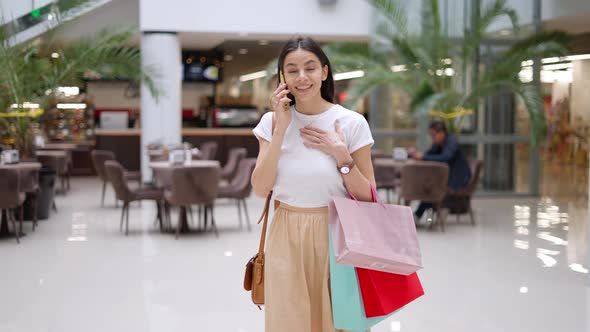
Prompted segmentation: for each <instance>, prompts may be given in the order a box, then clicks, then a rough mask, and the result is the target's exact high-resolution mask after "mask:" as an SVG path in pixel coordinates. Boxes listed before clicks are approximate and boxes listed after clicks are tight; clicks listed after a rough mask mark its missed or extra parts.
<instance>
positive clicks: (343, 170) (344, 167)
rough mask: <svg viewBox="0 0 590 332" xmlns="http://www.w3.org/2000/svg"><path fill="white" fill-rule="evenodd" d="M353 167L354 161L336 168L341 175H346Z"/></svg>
mask: <svg viewBox="0 0 590 332" xmlns="http://www.w3.org/2000/svg"><path fill="white" fill-rule="evenodd" d="M353 167H354V159H353V160H352V161H351V162H350V163H347V164H342V165H340V166H338V170H339V171H340V173H341V174H344V175H346V174H348V173H350V171H351V170H352V168H353Z"/></svg>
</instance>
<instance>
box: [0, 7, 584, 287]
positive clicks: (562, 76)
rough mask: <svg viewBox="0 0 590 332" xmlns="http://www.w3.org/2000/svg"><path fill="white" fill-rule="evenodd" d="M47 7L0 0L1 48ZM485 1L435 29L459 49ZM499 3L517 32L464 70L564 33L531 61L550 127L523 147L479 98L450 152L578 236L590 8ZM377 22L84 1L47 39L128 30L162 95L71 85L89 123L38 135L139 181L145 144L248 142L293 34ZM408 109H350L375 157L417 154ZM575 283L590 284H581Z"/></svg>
mask: <svg viewBox="0 0 590 332" xmlns="http://www.w3.org/2000/svg"><path fill="white" fill-rule="evenodd" d="M53 2H54V1H52V0H33V1H22V0H1V1H0V9H1V10H2V13H3V15H4V18H5V21H6V22H7V23H10V22H13V23H14V22H18V25H17V26H18V27H17V29H16V30H15V33H14V35H13V38H14V39H13V42H15V43H26V42H31V41H34V40H35V39H37V38H43V36H44V34H45V33H46V31H47V29H48V27H49V26H51V25H52V24H54V23H52V22H54V21H55V19H54V18H52V17H51V16H50V15H51V14H50V12H49V11H48V10H47V8H48V6H51V4H52V3H53ZM426 2H428V1H423V2H421V1H406V6H407V10H408V13H409V17H410V20H409V22H410V27H409V29H415V30H416V31H419V30H420V27H421V24H422V21H421V18H422V17H423V15H424V13H423V10H424V8H425V6H424V4H425V3H426ZM490 3H492V1H489V0H480V1H477V0H463V1H453V0H440V1H439V6H440V11H441V22H442V24H443V26H444V29H446V31H448V34H449V35H450V36H454V37H456V38H457V42H460V39H461V36H462V34H463V31H464V29H468V28H469V26H470V24H471V19H472V17H473V13H474V12H477V9H480V10H481V8H485V6H486V5H488V4H490ZM507 3H508V4H509V5H510V6H511V7H513V8H514V9H515V10H516V12H517V13H518V15H519V18H520V24H521V29H520V31H519V32H518V34H516V32H515V31H514V30H512V28H511V26H510V24H509V21H508V20H507V19H505V20H500V21H498V22H497V23H496V24H495V25H494V26H493V27H492V28H491V29H490V30H489V31H488V35H487V36H486V38H485V41H484V43H482V45H480V48H479V54H478V58H477V62H476V63H477V67H478V68H479V69H480V70H481V71H484V70H485V68H486V65H488V64H490V63H492V62H493V61H495V60H496V59H497V57H498V55H499V54H501V52H502V51H503V50H506V49H507V48H508V47H510V46H511V45H513V44H514V43H515V42H517V41H518V40H519V39H520V38H522V37H525V36H527V35H529V34H531V33H533V32H534V31H539V30H562V31H565V32H567V33H569V34H570V35H571V38H572V40H571V43H570V51H569V54H568V55H567V56H566V57H564V58H560V59H549V58H547V59H542V60H541V65H540V66H539V68H540V74H539V75H538V82H536V83H538V84H539V88H540V89H541V90H542V92H543V98H544V103H545V105H544V110H545V115H546V120H547V127H548V131H547V135H546V137H545V138H544V142H543V143H544V144H543V145H542V147H541V148H538V147H534V146H533V145H532V144H531V139H530V135H529V133H530V130H531V126H530V119H529V117H528V113H527V111H526V108H525V106H524V105H523V104H522V102H521V101H520V100H519V99H518V98H516V97H514V96H513V95H511V94H501V95H498V96H494V97H490V98H487V99H486V100H482V102H481V104H480V106H479V107H478V108H477V109H476V110H475V113H474V114H473V115H472V116H469V117H468V118H467V119H466V120H465V127H464V130H463V131H462V133H461V135H460V142H461V146H462V149H464V151H465V152H466V154H467V155H468V157H469V158H470V159H481V160H483V161H484V171H483V174H482V178H481V181H480V183H479V186H478V191H477V197H480V198H482V199H492V198H510V199H514V200H518V199H529V198H531V197H535V198H541V199H543V198H547V197H551V199H554V200H556V201H557V203H558V204H559V205H561V206H567V207H568V211H569V215H570V218H574V217H575V218H580V219H584V220H585V221H586V222H584V223H582V225H583V226H581V227H582V229H579V230H578V231H580V233H581V234H585V237H586V239H588V238H590V227H588V224H589V223H590V221H589V219H588V202H589V199H588V189H589V186H590V181H589V180H588V177H589V167H588V164H589V161H588V160H589V152H588V151H589V138H590V106H589V105H590V93H588V92H589V91H590V90H589V88H588V87H589V86H590V2H589V1H579V0H561V1H544V0H543V1H541V0H522V1H521V0H509V1H507ZM32 15H34V16H35V18H34V19H31V16H32ZM378 20H379V15H378V13H375V11H374V9H373V8H372V7H371V6H370V5H369V4H368V3H367V2H366V1H360V0H359V1H356V0H355V1H352V0H340V1H338V0H304V1H284V2H280V4H279V2H276V1H272V0H257V1H250V2H247V3H245V2H241V1H233V0H217V1H215V2H205V1H187V0H167V1H159V0H94V1H88V2H87V3H85V4H83V5H81V6H79V7H76V8H74V9H73V10H72V11H71V12H70V16H69V17H68V19H67V22H64V23H63V24H62V25H61V26H60V27H59V29H58V30H57V31H58V33H57V38H58V39H59V40H60V41H62V42H64V43H67V42H68V41H72V40H75V39H78V38H83V37H85V36H90V35H92V34H94V33H96V32H97V31H99V30H101V29H104V28H109V27H115V26H126V27H129V28H131V29H132V31H133V32H134V37H133V38H132V40H131V43H130V45H131V46H134V47H138V48H139V49H140V50H141V56H142V63H143V64H145V65H150V64H157V65H158V68H159V74H160V77H159V78H158V81H159V82H160V88H161V89H162V92H163V93H162V95H161V96H160V97H159V98H158V100H156V98H155V97H153V96H152V95H151V94H150V93H149V91H148V88H147V87H146V86H145V85H137V84H133V83H131V82H129V81H126V80H124V79H113V78H102V79H101V78H100V77H94V78H91V79H87V80H86V81H85V83H84V85H83V86H81V87H80V88H81V92H82V93H83V96H84V98H85V99H84V100H81V102H84V103H87V105H88V108H87V109H88V110H89V111H92V112H93V113H92V114H89V115H87V125H88V126H87V127H86V128H87V129H88V130H87V131H85V134H84V135H81V134H77V135H74V130H73V128H65V129H66V130H65V131H64V128H63V127H59V126H56V128H54V129H55V130H54V131H53V132H50V133H48V135H49V136H50V137H49V138H52V137H53V138H55V139H59V140H66V141H74V142H76V141H77V142H78V143H79V144H81V145H84V144H88V146H95V144H96V145H99V144H105V146H111V147H112V146H120V147H123V146H128V145H127V144H133V145H134V149H136V150H137V151H136V150H133V151H136V153H135V154H134V156H133V158H134V160H131V161H128V164H127V166H128V168H132V169H133V170H140V171H141V172H142V173H143V175H144V178H146V179H149V177H150V174H151V172H150V170H149V168H148V159H147V158H148V157H147V153H145V149H146V145H147V142H153V141H161V142H163V143H167V144H176V143H181V141H182V137H184V136H183V135H193V134H194V133H195V132H196V131H199V130H211V133H212V135H217V134H214V133H213V131H214V130H221V129H228V128H231V129H234V128H241V129H242V130H245V131H244V132H248V133H249V130H250V129H249V128H251V127H253V125H255V124H256V122H257V120H258V118H259V116H260V115H261V114H262V113H263V112H265V111H268V108H267V107H268V106H267V100H268V99H267V98H268V93H269V91H271V86H272V84H273V81H272V80H270V81H269V77H270V74H269V73H268V71H269V64H270V63H271V62H272V61H273V60H274V59H275V58H276V57H277V55H278V52H279V50H280V48H281V47H282V45H283V43H284V42H285V41H286V40H287V39H288V38H290V37H292V36H293V35H294V34H301V35H309V36H312V37H314V38H315V39H316V40H318V41H320V42H321V43H322V44H324V45H325V44H328V43H331V42H340V41H347V42H358V43H370V42H371V37H372V36H373V32H374V29H375V26H376V22H377V21H378ZM211 67H215V70H218V73H219V76H215V75H213V76H211V77H207V76H206V75H201V74H200V72H199V75H195V72H194V70H203V71H205V70H206V69H207V68H211ZM536 68H537V67H535V66H533V64H532V62H531V63H522V71H521V79H522V80H523V81H527V82H528V81H531V82H532V81H533V80H534V79H535V78H536V77H537V75H536V74H534V73H533V72H534V70H535V69H536ZM191 75H193V76H191ZM354 80H355V78H354V77H352V78H350V77H346V76H344V77H343V79H341V80H338V81H337V82H336V90H337V95H338V96H339V98H340V100H342V101H345V99H346V89H347V88H348V87H349V86H350V84H353V83H354ZM533 83H535V82H533ZM80 96H82V95H80ZM71 98H73V99H72V100H75V98H77V97H76V96H73V97H71ZM205 100H208V102H212V103H214V104H215V105H216V107H217V108H218V110H219V113H218V114H221V115H222V116H221V117H218V118H217V120H216V121H213V120H211V119H202V118H200V114H201V115H202V113H200V111H201V110H202V109H203V108H204V106H203V105H204V104H205V103H206V102H207V101H205ZM408 109H409V100H408V97H407V96H406V95H404V93H403V92H402V91H400V90H399V89H396V88H394V87H392V88H386V89H381V90H379V91H377V92H375V93H372V94H371V95H370V96H369V97H367V98H365V100H364V102H363V103H361V104H358V105H357V110H358V111H360V112H362V113H364V114H365V115H366V116H367V118H368V120H369V123H370V125H371V129H372V131H373V135H374V136H375V138H376V145H375V148H376V149H378V150H380V151H382V152H384V153H385V154H391V151H392V149H393V148H394V147H410V146H416V145H418V146H422V147H425V146H428V144H429V141H428V135H427V131H425V130H424V128H425V127H424V126H425V124H426V123H427V119H425V118H416V117H414V116H413V115H412V114H410V113H409V112H408ZM111 112H120V113H124V114H127V126H126V128H124V129H121V128H115V129H112V128H104V126H102V127H101V113H105V114H108V113H111ZM232 121H234V122H232ZM58 127H59V128H58ZM204 127H209V128H204ZM213 127H215V128H213ZM68 129H69V130H68ZM186 133H189V134H186ZM219 135H222V134H219ZM129 142H131V143H129ZM139 142H141V144H140V143H139ZM135 146H136V147H135ZM255 148H256V147H254V149H255ZM251 153H252V152H251V150H250V149H249V154H251ZM254 156H255V154H254V155H250V157H254ZM135 159H137V160H135ZM224 161H225V160H224ZM78 171H79V175H82V176H87V175H91V174H92V173H93V171H92V169H91V168H90V167H88V165H82V166H80V169H79V170H78ZM580 233H578V235H577V236H580V235H579V234H580ZM582 242H585V243H586V244H585V245H584V246H582V249H581V252H579V253H577V255H582V257H584V256H585V258H584V259H583V261H585V262H586V264H585V267H586V268H588V266H589V265H590V246H588V245H587V243H588V240H585V241H584V240H583V239H582ZM586 271H587V270H586ZM586 273H587V272H586ZM587 286H588V287H590V277H589V278H588V282H587Z"/></svg>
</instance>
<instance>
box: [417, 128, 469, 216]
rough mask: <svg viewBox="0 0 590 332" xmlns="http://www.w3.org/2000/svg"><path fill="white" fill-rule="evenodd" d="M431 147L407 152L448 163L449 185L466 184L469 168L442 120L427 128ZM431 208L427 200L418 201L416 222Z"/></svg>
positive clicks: (418, 158) (418, 157) (458, 187)
mask: <svg viewBox="0 0 590 332" xmlns="http://www.w3.org/2000/svg"><path fill="white" fill-rule="evenodd" d="M429 134H430V138H431V140H432V147H430V150H428V151H427V152H426V153H420V152H417V151H415V150H413V149H412V150H410V151H409V152H408V154H409V156H410V158H413V159H416V160H425V161H438V162H443V163H447V164H449V187H450V188H451V190H453V191H456V190H459V189H461V188H462V187H464V186H466V185H467V184H468V183H469V180H470V179H471V169H470V168H469V164H468V163H467V160H465V157H464V156H463V153H461V150H460V149H459V143H458V142H457V139H456V138H455V136H453V135H451V134H449V133H447V127H446V126H445V124H444V122H442V121H433V122H431V123H430V129H429ZM430 208H432V204H431V203H428V202H420V205H419V206H418V209H417V210H416V212H415V214H416V217H417V219H416V220H415V221H416V222H418V221H419V220H420V219H421V218H422V215H423V214H424V212H425V211H426V210H427V209H430Z"/></svg>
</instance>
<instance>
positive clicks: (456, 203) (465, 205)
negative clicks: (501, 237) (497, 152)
mask: <svg viewBox="0 0 590 332" xmlns="http://www.w3.org/2000/svg"><path fill="white" fill-rule="evenodd" d="M469 164H470V167H471V179H470V180H469V183H468V184H467V186H465V187H463V188H461V189H459V190H457V191H452V190H450V189H449V192H448V193H447V197H446V198H445V201H444V204H443V206H444V207H445V208H448V209H449V214H454V215H456V216H457V222H459V219H460V218H461V215H462V214H469V218H470V219H471V224H472V225H475V217H474V216H473V207H472V206H471V197H472V196H473V193H474V192H475V189H477V184H478V183H479V178H480V177H481V172H482V169H483V161H481V160H474V161H471V162H470V163H469Z"/></svg>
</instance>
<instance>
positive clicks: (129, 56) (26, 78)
mask: <svg viewBox="0 0 590 332" xmlns="http://www.w3.org/2000/svg"><path fill="white" fill-rule="evenodd" d="M66 2H67V4H68V5H71V4H70V2H72V3H74V2H75V3H80V1H79V0H69V1H66ZM1 26H2V27H0V68H3V70H2V71H0V125H2V126H3V127H4V128H5V129H6V130H7V133H8V135H9V136H10V138H11V139H12V140H13V144H14V145H15V147H16V148H17V149H19V150H21V153H22V154H24V155H25V156H30V155H31V150H30V148H31V146H32V143H31V142H32V131H31V130H32V124H34V123H35V122H38V121H39V120H38V118H36V117H35V116H38V115H39V113H38V112H37V113H35V114H29V109H28V108H26V107H23V104H24V103H25V102H30V103H36V104H39V105H40V109H44V108H46V107H47V106H48V105H49V103H50V101H51V99H52V98H54V93H55V92H56V90H57V88H58V87H59V86H66V85H67V86H82V85H83V76H84V73H87V72H90V71H92V72H97V73H99V74H101V75H106V76H108V77H124V78H127V79H129V80H131V81H135V82H139V81H144V82H145V83H146V84H147V86H148V88H149V90H150V93H151V94H152V95H154V96H157V95H158V94H159V90H158V88H157V87H156V85H155V83H154V78H155V76H157V73H156V70H155V68H152V67H149V68H145V67H144V68H142V67H141V58H140V51H139V49H137V48H134V47H129V46H128V42H129V40H130V39H131V37H132V36H133V31H132V30H130V29H124V28H123V29H106V30H101V31H99V32H97V33H96V34H95V35H94V36H92V37H89V38H84V39H80V40H77V41H73V42H70V43H67V44H62V43H60V42H59V41H58V39H57V38H56V30H51V31H50V32H48V33H47V34H46V35H45V36H44V37H43V38H42V39H41V42H31V43H23V44H15V43H11V42H10V41H11V36H10V35H9V34H8V31H7V30H8V29H7V28H6V25H5V24H1ZM11 105H12V107H11Z"/></svg>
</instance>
